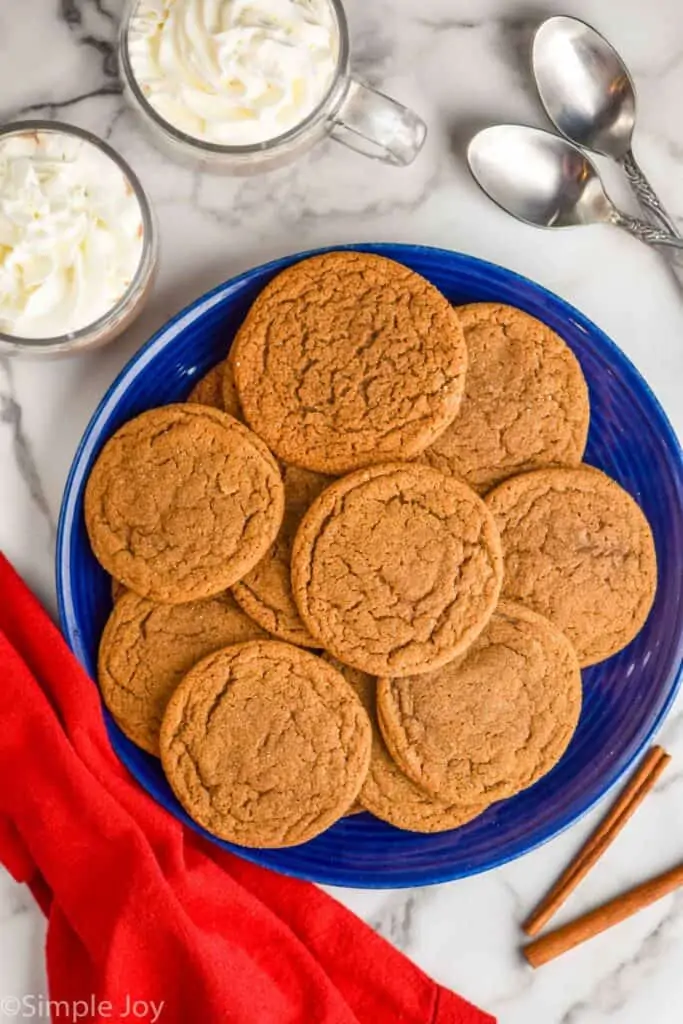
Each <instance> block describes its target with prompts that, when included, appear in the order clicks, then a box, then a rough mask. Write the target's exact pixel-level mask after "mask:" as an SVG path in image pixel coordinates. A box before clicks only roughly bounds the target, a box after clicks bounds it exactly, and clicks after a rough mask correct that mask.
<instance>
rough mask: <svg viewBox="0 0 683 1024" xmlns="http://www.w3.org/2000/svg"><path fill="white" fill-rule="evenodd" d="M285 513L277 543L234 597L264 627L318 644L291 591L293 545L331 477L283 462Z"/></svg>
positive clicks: (308, 644)
mask: <svg viewBox="0 0 683 1024" xmlns="http://www.w3.org/2000/svg"><path fill="white" fill-rule="evenodd" d="M281 468H282V479H283V481H284V485H285V515H284V519H283V520H282V526H281V527H280V532H279V533H278V535H277V538H276V539H275V543H274V544H273V545H272V547H271V548H270V550H269V551H268V552H267V553H266V554H265V555H264V557H263V558H262V559H261V561H260V562H259V563H258V564H257V565H255V566H254V568H253V569H252V570H251V571H250V572H248V573H247V575H246V576H245V577H244V578H243V579H242V580H240V582H239V583H236V584H235V586H234V587H233V588H232V592H233V594H234V595H235V600H236V601H237V603H238V604H240V605H241V606H242V608H244V610H245V612H246V613H247V614H248V615H250V616H251V617H252V618H253V619H255V621H256V622H258V623H259V624H260V625H261V626H263V628H264V629H265V630H267V631H268V632H269V633H272V634H273V636H276V637H278V638H279V639H280V640H286V641H287V642H288V643H290V644H297V645H298V646H299V647H319V646H320V644H319V642H318V641H317V640H316V639H315V638H314V637H312V636H311V634H310V633H309V632H308V630H307V629H306V627H305V626H304V624H303V622H302V621H301V616H300V615H299V610H298V608H297V606H296V603H295V601H294V596H293V594H292V581H291V573H290V566H291V560H292V545H293V543H294V537H295V535H296V531H297V530H298V529H299V524H300V522H301V519H302V518H303V515H304V513H305V512H307V511H308V509H309V508H310V506H311V504H312V503H313V501H314V500H315V498H317V497H318V495H319V494H320V493H321V491H323V490H324V488H325V487H327V486H328V484H330V483H332V480H331V478H330V477H328V476H323V475H322V474H321V473H312V472H311V471H310V470H308V469H300V468H299V467H298V466H287V465H284V464H283V465H282V467H281Z"/></svg>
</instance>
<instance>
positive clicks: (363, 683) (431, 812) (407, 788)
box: [330, 659, 489, 833]
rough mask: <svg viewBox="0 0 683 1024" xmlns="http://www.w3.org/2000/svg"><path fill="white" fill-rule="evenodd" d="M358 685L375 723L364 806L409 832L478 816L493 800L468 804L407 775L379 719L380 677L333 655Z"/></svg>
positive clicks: (440, 829) (362, 799) (448, 826)
mask: <svg viewBox="0 0 683 1024" xmlns="http://www.w3.org/2000/svg"><path fill="white" fill-rule="evenodd" d="M330 663H331V664H332V665H334V667H335V668H337V669H338V670H339V671H340V672H341V674H342V675H343V676H344V678H345V679H346V681H347V682H348V683H349V684H350V685H351V686H352V687H353V688H354V690H355V691H356V693H357V694H358V696H359V698H360V701H361V703H362V705H363V707H364V708H365V710H366V711H367V714H368V718H369V719H370V724H371V726H372V748H371V753H370V767H369V768H368V774H367V775H366V776H365V782H364V783H363V785H362V787H361V791H360V794H359V796H358V802H359V804H360V809H361V810H366V811H370V813H371V814H374V815H375V817H376V818H380V819H381V820H382V821H386V822H388V823H389V824H390V825H394V826H395V827H396V828H402V829H405V830H407V831H409V832H423V833H429V832H447V831H449V830H450V829H454V828H460V826H461V825H465V824H466V823H467V822H468V821H472V820H473V819H474V818H476V817H478V816H479V815H480V814H481V813H483V811H485V810H486V808H487V807H488V806H489V803H488V802H486V803H479V804H476V805H470V806H466V805H465V804H459V803H448V802H444V801H442V800H439V799H438V798H436V797H433V796H430V795H429V793H427V792H425V790H423V789H421V788H420V787H419V786H417V785H416V784H415V783H414V782H412V781H411V779H409V778H408V776H407V775H405V774H404V773H403V772H402V771H401V769H400V768H399V767H398V765H397V764H396V762H395V761H394V760H393V758H392V757H391V755H390V754H389V751H388V750H387V747H386V744H385V742H384V738H383V736H382V733H381V732H380V728H379V723H378V721H377V707H376V701H377V680H375V679H373V678H372V676H369V675H367V674H366V673H365V672H359V671H358V669H355V668H350V667H349V666H348V665H342V663H341V662H339V661H335V660H334V659H330Z"/></svg>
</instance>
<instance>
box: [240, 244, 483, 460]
mask: <svg viewBox="0 0 683 1024" xmlns="http://www.w3.org/2000/svg"><path fill="white" fill-rule="evenodd" d="M232 365H233V369H234V373H235V383H236V385H237V391H238V394H239V399H240V403H241V405H242V409H243V411H244V416H245V419H246V422H247V423H248V424H249V425H250V426H251V427H252V428H253V429H254V430H255V431H256V433H257V434H259V436H260V437H262V438H263V440H264V441H265V442H266V443H267V444H268V445H269V447H270V448H271V449H272V450H273V451H274V452H275V453H276V454H277V455H278V456H279V457H280V458H281V459H283V460H284V461H285V462H288V463H292V464H293V465H297V466H303V467H304V468H306V469H311V470H315V471H316V472H319V473H328V474H330V475H340V474H342V473H347V472H349V471H351V470H354V469H357V468H359V467H361V466H367V465H371V464H374V463H378V462H388V461H390V460H392V459H411V458H413V457H415V456H416V455H419V454H420V453H421V452H422V451H424V449H425V448H426V447H427V446H428V445H430V444H432V443H433V442H434V441H435V440H436V438H437V437H438V436H439V434H441V433H442V432H443V431H444V430H445V429H446V427H447V426H448V424H449V423H450V422H451V421H452V420H453V419H454V417H455V415H456V413H457V411H458V407H459V405H460V400H461V397H462V393H463V387H464V381H465V370H466V367H467V352H466V346H465V339H464V336H463V332H462V328H461V327H460V323H459V321H458V316H457V314H456V313H455V311H454V310H453V308H452V307H451V305H450V303H448V302H447V300H446V299H445V298H444V297H443V295H441V293H440V292H438V291H437V289H436V288H434V287H433V285H431V284H430V283H429V282H428V281H426V280H425V279H424V278H422V277H420V276H419V275H418V274H415V273H414V272H413V271H412V270H409V269H408V268H407V267H404V266H403V265H402V264H400V263H395V262H394V261H393V260H388V259H385V258H384V257H382V256H373V255H370V254H368V253H362V252H332V253H327V254H325V255H323V256H314V257H313V258H312V259H307V260H302V261H301V262H300V263H297V264H295V265H294V266H292V267H289V268H288V269H287V270H285V271H283V272H282V273H281V274H278V276H277V277H276V278H274V280H272V281H271V282H270V284H268V285H267V286H266V288H264V290H263V291H262V292H261V294H260V295H259V297H258V298H257V300H256V302H255V303H254V305H253V306H252V308H251V310H250V312H249V314H248V316H247V318H246V320H245V321H244V324H243V325H242V327H241V328H240V330H239V332H238V334H237V337H236V339H235V342H234V346H233V356H232Z"/></svg>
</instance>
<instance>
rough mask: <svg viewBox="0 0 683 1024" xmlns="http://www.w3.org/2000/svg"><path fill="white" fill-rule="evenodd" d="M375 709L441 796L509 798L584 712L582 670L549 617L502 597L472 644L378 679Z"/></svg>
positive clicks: (550, 757)
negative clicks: (424, 667)
mask: <svg viewBox="0 0 683 1024" xmlns="http://www.w3.org/2000/svg"><path fill="white" fill-rule="evenodd" d="M377 711H378V717H379V723H380V727H381V729H382V734H383V736H384V739H385V742H386V744H387V747H388V748H389V751H390V752H391V754H392V756H393V757H394V758H395V759H396V761H397V762H398V764H399V765H400V767H401V768H402V769H403V771H405V772H406V774H407V775H409V776H410V778H412V779H413V780H414V782H416V783H417V784H418V785H420V786H422V787H423V788H424V789H426V790H427V791H428V792H430V793H432V794H433V795H434V796H437V797H439V798H441V799H442V800H455V801H458V802H461V803H464V804H468V803H474V802H475V801H478V800H479V801H488V802H492V801H494V800H502V799H504V798H506V797H510V796H513V795H514V794H515V793H518V792H520V790H522V789H526V788H527V787H528V786H531V785H532V784H533V783H534V782H536V781H537V780H538V779H540V778H541V777H542V776H543V775H545V774H546V773H547V772H549V771H550V769H551V768H553V767H554V765H555V764H557V762H558V761H559V759H560V758H561V757H562V755H563V754H564V752H565V750H566V749H567V746H568V744H569V741H570V740H571V738H572V736H573V735H574V732H575V730H576V726H577V724H578V721H579V714H580V711H581V672H580V669H579V663H578V660H577V657H576V654H575V652H574V649H573V648H572V645H571V644H570V642H569V641H568V640H567V638H566V637H565V636H564V635H563V634H562V633H560V631H559V630H558V629H557V628H556V627H555V626H553V625H552V623H550V622H549V621H548V620H547V619H545V618H543V617H542V616H540V615H537V614H536V613H535V612H532V611H530V610H529V609H528V608H523V607H522V606H521V605H515V604H513V603H510V602H504V601H501V603H500V604H499V606H498V608H497V609H496V612H495V613H494V615H493V618H492V619H491V621H490V622H489V624H488V626H487V627H486V629H485V630H484V631H483V633H482V634H481V635H480V636H479V638H478V639H477V640H476V641H475V642H474V644H473V645H472V647H471V648H470V649H469V651H468V652H467V653H466V654H465V655H464V656H463V657H462V658H459V659H457V660H456V661H452V662H450V663H449V664H448V665H445V666H443V668H440V669H438V670H437V671H436V672H430V673H428V674H426V675H420V676H412V677H407V678H405V679H386V678H385V679H380V681H379V683H378V689H377Z"/></svg>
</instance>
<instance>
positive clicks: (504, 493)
mask: <svg viewBox="0 0 683 1024" xmlns="http://www.w3.org/2000/svg"><path fill="white" fill-rule="evenodd" d="M486 503H487V505H488V506H489V508H490V509H491V512H492V513H493V515H494V517H495V520H496V523H497V524H498V528H499V530H500V533H501V539H502V543H503V554H504V558H505V584H504V589H503V594H504V596H505V597H509V598H511V599H512V600H515V601H520V602H521V603H522V604H525V605H527V606H528V607H529V608H533V609H535V610H536V611H537V612H540V613H541V614H542V615H546V616H547V617H548V618H549V619H550V620H551V621H552V622H553V623H554V624H555V625H556V626H557V627H558V628H559V629H561V630H562V632H563V633H565V634H566V636H567V637H568V638H569V639H570V640H571V642H572V643H573V645H574V647H575V649H576V652H577V654H578V657H579V661H580V663H581V665H582V666H586V665H593V664H595V663H596V662H599V661H603V660H604V659H605V658H608V657H610V655H612V654H615V653H616V652H617V651H620V650H621V649H622V648H623V647H625V646H626V645H627V644H628V643H630V642H631V640H633V638H634V637H635V636H636V635H637V634H638V633H639V632H640V630H641V628H642V627H643V625H644V624H645V621H646V619H647V617H648V615H649V612H650V609H651V607H652V603H653V601H654V596H655V590H656V587H657V559H656V554H655V546H654V540H653V537H652V531H651V529H650V526H649V524H648V522H647V519H646V518H645V516H644V514H643V512H642V510H641V509H640V508H639V506H638V505H637V504H636V502H635V501H634V500H633V498H632V497H631V496H630V494H628V493H627V492H626V491H625V490H624V489H623V488H622V487H620V486H619V484H618V483H616V482H615V481H614V480H612V479H610V478H609V477H608V476H605V474H604V473H601V472H600V471H599V470H597V469H593V468H592V467H589V466H583V467H580V468H577V469H547V470H537V471H536V472H533V473H526V474H524V475H522V476H518V477H513V478H512V479H510V480H507V481H505V483H503V484H501V485H500V486H499V487H497V488H496V489H495V490H493V491H492V492H491V493H490V494H489V495H487V498H486Z"/></svg>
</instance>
